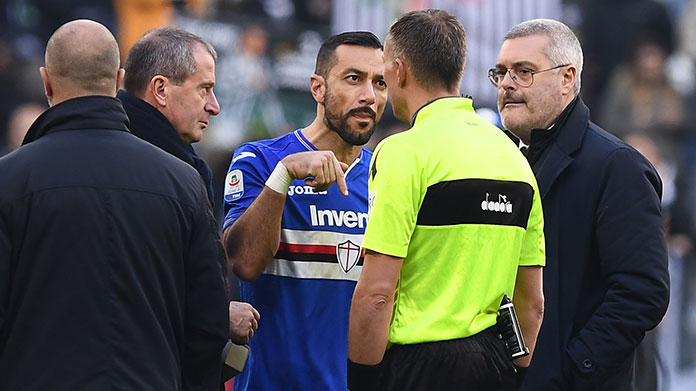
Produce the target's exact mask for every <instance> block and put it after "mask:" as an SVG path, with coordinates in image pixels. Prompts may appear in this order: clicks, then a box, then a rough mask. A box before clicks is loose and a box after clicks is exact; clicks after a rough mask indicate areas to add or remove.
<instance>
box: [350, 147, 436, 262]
mask: <svg viewBox="0 0 696 391" xmlns="http://www.w3.org/2000/svg"><path fill="white" fill-rule="evenodd" d="M421 174H422V173H421V170H420V169H419V167H418V160H417V159H416V156H415V155H414V154H413V152H412V150H411V149H410V147H409V146H408V145H406V144H405V143H403V142H402V141H401V140H400V139H398V138H394V137H390V138H387V139H385V140H384V141H382V143H381V144H380V145H378V146H377V149H376V151H375V153H374V155H373V156H372V162H371V164H370V173H369V175H370V177H369V181H368V192H369V201H368V202H369V203H368V205H369V216H370V217H369V221H368V224H367V229H366V230H365V237H364V239H363V247H364V248H366V249H368V250H372V251H374V252H378V253H380V254H386V255H391V256H393V257H399V258H405V257H406V255H407V253H408V245H409V243H410V241H411V236H412V234H413V231H414V229H415V227H416V220H417V217H418V210H419V208H420V205H421V203H422V202H423V194H424V189H425V187H424V183H423V182H422V175H421Z"/></svg>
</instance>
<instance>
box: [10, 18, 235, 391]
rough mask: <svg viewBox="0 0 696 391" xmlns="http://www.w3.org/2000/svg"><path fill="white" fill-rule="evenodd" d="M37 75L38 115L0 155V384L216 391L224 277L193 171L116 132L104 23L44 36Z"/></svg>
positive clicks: (115, 75)
mask: <svg viewBox="0 0 696 391" xmlns="http://www.w3.org/2000/svg"><path fill="white" fill-rule="evenodd" d="M41 76H42V78H43V81H44V87H45V90H46V95H47V97H48V100H49V104H50V105H51V108H50V109H48V110H47V111H46V112H45V113H44V114H42V115H41V116H40V117H39V118H38V119H37V120H36V122H34V124H33V125H32V127H31V129H30V130H29V133H28V134H27V136H26V138H25V140H24V145H23V146H22V147H21V148H20V149H19V150H17V151H15V152H13V153H11V154H9V155H7V156H5V157H3V158H2V159H0V189H2V191H0V389H2V390H15V391H21V390H43V389H46V390H47V389H55V390H59V389H60V390H107V389H108V390H193V389H195V390H217V389H218V387H219V381H220V369H221V366H220V355H221V352H222V348H223V346H224V344H225V340H226V337H227V335H228V327H229V324H228V319H227V311H226V304H227V295H226V292H225V286H224V274H225V273H226V268H225V258H224V253H223V249H222V247H221V246H220V244H219V241H218V238H217V230H216V227H215V224H214V221H213V217H212V213H211V210H210V208H209V207H207V206H208V205H209V204H208V201H207V196H206V191H205V188H204V187H203V184H202V182H201V179H200V176H199V175H198V173H197V172H196V171H195V170H193V169H191V167H190V166H188V165H187V164H185V163H183V162H181V161H180V160H179V159H177V158H175V157H173V156H171V155H170V154H168V153H165V152H163V151H162V150H160V149H159V148H156V147H154V146H152V145H150V144H149V143H146V142H144V141H142V140H140V139H138V138H137V137H135V136H133V135H132V134H130V132H129V131H128V128H127V125H128V118H127V116H126V113H125V111H124V110H123V107H122V105H121V102H120V101H119V100H118V99H116V98H115V97H114V96H115V95H116V91H117V90H118V86H119V84H120V81H121V79H122V77H123V70H122V69H119V50H118V45H117V44H116V40H115V39H114V37H113V35H111V33H110V32H109V31H108V30H107V29H106V28H105V27H104V26H102V25H100V24H98V23H96V22H93V21H88V20H77V21H73V22H69V23H67V24H65V25H63V26H62V27H60V28H59V29H58V30H56V32H55V33H54V34H53V36H52V37H51V39H50V40H49V42H48V44H47V47H46V65H45V67H42V68H41ZM201 205H205V206H206V207H201Z"/></svg>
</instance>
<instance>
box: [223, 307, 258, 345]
mask: <svg viewBox="0 0 696 391" xmlns="http://www.w3.org/2000/svg"><path fill="white" fill-rule="evenodd" d="M259 319H261V315H259V312H258V311H256V309H255V308H254V307H252V306H251V304H249V303H243V302H240V301H230V338H231V339H232V342H234V343H236V344H237V345H243V344H245V343H248V342H249V340H250V339H251V337H253V336H254V332H256V329H258V328H259Z"/></svg>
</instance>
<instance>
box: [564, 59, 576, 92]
mask: <svg viewBox="0 0 696 391" xmlns="http://www.w3.org/2000/svg"><path fill="white" fill-rule="evenodd" d="M562 76H563V80H562V83H563V92H567V93H569V94H574V93H575V79H576V78H577V77H578V68H576V67H575V66H573V65H569V66H568V67H566V70H565V71H563V74H562Z"/></svg>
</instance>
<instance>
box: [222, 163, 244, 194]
mask: <svg viewBox="0 0 696 391" xmlns="http://www.w3.org/2000/svg"><path fill="white" fill-rule="evenodd" d="M242 195H244V175H242V171H241V170H232V171H230V172H229V173H227V177H226V178H225V201H226V202H231V201H234V200H237V199H239V198H240V197H241V196H242Z"/></svg>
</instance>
